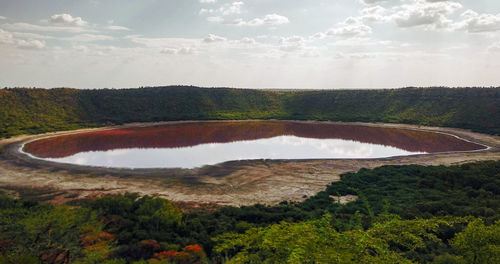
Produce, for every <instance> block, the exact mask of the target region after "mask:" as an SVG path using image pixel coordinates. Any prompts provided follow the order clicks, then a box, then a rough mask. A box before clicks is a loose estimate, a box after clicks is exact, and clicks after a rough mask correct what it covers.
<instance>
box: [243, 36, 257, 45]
mask: <svg viewBox="0 0 500 264" xmlns="http://www.w3.org/2000/svg"><path fill="white" fill-rule="evenodd" d="M239 43H242V44H255V43H257V42H256V41H255V39H253V38H248V37H244V38H242V39H241V40H239Z"/></svg>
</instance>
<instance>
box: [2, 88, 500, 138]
mask: <svg viewBox="0 0 500 264" xmlns="http://www.w3.org/2000/svg"><path fill="white" fill-rule="evenodd" d="M485 117H487V118H485ZM210 119H221V120H227V119H297V120H330V121H363V122H388V123H407V124H420V125H432V126H447V127H457V128H467V129H473V130H475V131H480V132H485V133H490V134H499V133H500V88H453V89H452V88H404V89H395V90H321V91H318V90H314V91H304V90H299V91H290V90H288V91H270V90H248V89H229V88H212V89H207V88H197V87H191V86H170V87H154V88H138V89H120V90H113V89H101V90H77V89H68V88H59V89H26V88H13V89H1V90H0V137H10V136H14V135H19V134H36V133H43V132H49V131H57V130H68V129H76V128H83V127H95V126H103V125H109V124H122V123H128V122H152V121H172V120H210Z"/></svg>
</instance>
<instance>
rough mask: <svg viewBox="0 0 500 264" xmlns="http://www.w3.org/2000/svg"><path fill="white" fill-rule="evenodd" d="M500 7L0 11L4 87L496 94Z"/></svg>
mask: <svg viewBox="0 0 500 264" xmlns="http://www.w3.org/2000/svg"><path fill="white" fill-rule="evenodd" d="M499 73H500V1H498V0H449V1H446V0H309V1H306V0H242V1H238V0H236V1H234V0H232V1H227V0H140V1H139V0H136V1H132V0H44V1H40V0H0V87H44V88H51V87H73V88H129V87H139V86H163V85H196V86H203V87H238V88H273V89H276V88H286V89H346V88H397V87H407V86H450V87H456V86H499V84H500V74H499Z"/></svg>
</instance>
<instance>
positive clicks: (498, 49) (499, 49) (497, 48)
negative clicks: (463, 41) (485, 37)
mask: <svg viewBox="0 0 500 264" xmlns="http://www.w3.org/2000/svg"><path fill="white" fill-rule="evenodd" d="M488 51H489V52H491V53H500V42H497V43H493V44H491V45H490V46H489V47H488Z"/></svg>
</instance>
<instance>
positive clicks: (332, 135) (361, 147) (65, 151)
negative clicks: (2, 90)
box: [24, 121, 481, 168]
mask: <svg viewBox="0 0 500 264" xmlns="http://www.w3.org/2000/svg"><path fill="white" fill-rule="evenodd" d="M480 148H481V146H479V145H476V144H473V143H470V142H466V141H463V140H460V139H457V138H455V137H453V136H449V135H443V134H437V133H429V132H421V131H413V130H403V129H390V128H375V127H366V126H352V125H334V124H313V123H299V122H272V121H270V122H195V123H181V124H172V125H165V126H156V127H145V128H131V129H114V130H108V131H99V132H89V133H81V134H76V135H67V136H60V137H53V138H48V139H43V140H39V141H35V142H32V143H29V144H27V145H26V146H25V148H24V151H26V152H28V153H31V154H32V155H34V156H36V157H40V158H45V159H48V160H52V161H57V162H64V163H73V164H80V165H91V166H105V167H124V168H163V167H183V168H193V167H198V166H202V165H207V164H216V163H220V162H224V161H229V160H242V159H263V158H264V159H326V158H380V157H390V156H400V155H411V154H418V153H431V152H443V151H464V150H473V149H480Z"/></svg>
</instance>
